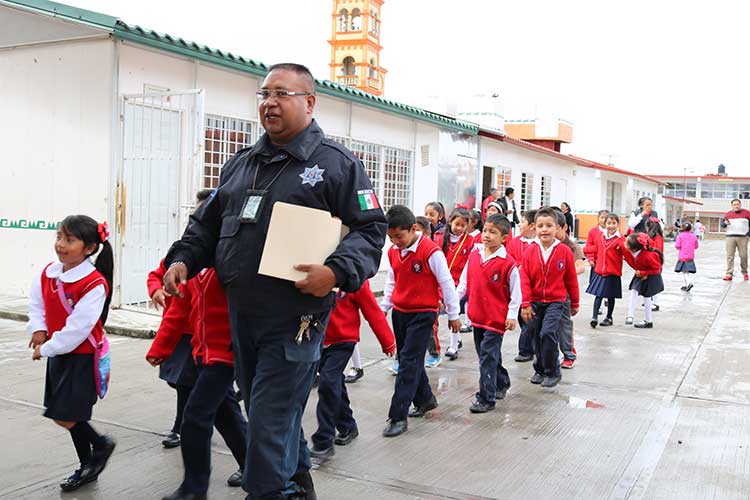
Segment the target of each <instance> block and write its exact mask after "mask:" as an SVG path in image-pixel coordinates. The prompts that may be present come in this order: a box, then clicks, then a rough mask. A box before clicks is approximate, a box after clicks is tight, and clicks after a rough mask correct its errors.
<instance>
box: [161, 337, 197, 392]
mask: <svg viewBox="0 0 750 500" xmlns="http://www.w3.org/2000/svg"><path fill="white" fill-rule="evenodd" d="M192 338H193V336H192V335H188V334H186V335H183V336H182V338H181V339H180V341H179V342H178V343H177V346H176V347H175V348H174V351H173V352H172V355H171V356H169V357H168V358H167V359H166V360H164V363H162V364H161V365H159V378H160V379H162V380H163V381H165V382H166V383H168V384H170V385H172V386H175V385H182V386H185V387H193V386H194V385H195V380H196V379H197V378H198V370H196V369H195V362H194V361H193V346H192V345H190V341H191V340H192Z"/></svg>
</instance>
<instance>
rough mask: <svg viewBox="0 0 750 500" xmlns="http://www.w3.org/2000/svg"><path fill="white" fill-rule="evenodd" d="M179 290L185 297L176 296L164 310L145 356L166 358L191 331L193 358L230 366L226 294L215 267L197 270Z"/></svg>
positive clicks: (208, 363) (231, 358) (210, 363)
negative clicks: (200, 271) (165, 310)
mask: <svg viewBox="0 0 750 500" xmlns="http://www.w3.org/2000/svg"><path fill="white" fill-rule="evenodd" d="M181 290H182V293H183V294H184V297H181V298H180V297H175V298H174V300H173V301H172V305H171V306H170V308H169V310H168V311H167V312H166V313H164V317H163V318H162V320H161V325H160V326H159V331H158V332H156V338H155V339H154V342H153V343H152V344H151V349H149V351H148V354H147V355H146V357H154V358H168V357H169V356H170V355H171V354H172V351H174V348H175V346H176V345H177V343H178V342H179V341H180V339H181V338H182V335H183V334H184V333H185V332H189V331H191V330H192V332H193V338H192V340H191V344H192V346H193V358H194V359H196V360H197V359H198V358H199V357H200V358H201V359H202V361H203V363H204V364H207V365H212V364H216V363H222V364H225V365H229V366H233V365H234V356H233V355H232V335H231V333H230V328H229V308H228V306H227V296H226V294H225V293H224V289H223V288H222V287H221V284H220V283H219V280H218V278H217V277H216V272H215V271H214V269H213V268H208V269H207V270H206V272H204V273H198V274H197V275H196V276H195V277H194V278H192V279H190V280H189V281H188V284H187V286H185V287H181Z"/></svg>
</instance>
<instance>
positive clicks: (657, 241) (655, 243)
mask: <svg viewBox="0 0 750 500" xmlns="http://www.w3.org/2000/svg"><path fill="white" fill-rule="evenodd" d="M651 241H652V243H651V246H652V247H653V248H656V249H658V250H659V251H660V252H661V254H662V255H664V237H663V236H660V235H658V234H657V235H656V236H654V237H653V238H652V239H651Z"/></svg>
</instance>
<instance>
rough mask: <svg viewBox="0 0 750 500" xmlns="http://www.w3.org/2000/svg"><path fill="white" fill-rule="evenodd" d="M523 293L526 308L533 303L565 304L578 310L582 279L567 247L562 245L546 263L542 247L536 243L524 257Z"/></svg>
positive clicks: (522, 273)
mask: <svg viewBox="0 0 750 500" xmlns="http://www.w3.org/2000/svg"><path fill="white" fill-rule="evenodd" d="M521 293H522V294H523V306H524V307H526V306H528V305H529V304H530V303H531V302H543V303H545V304H547V303H550V302H565V300H566V299H567V298H568V297H570V307H572V308H574V309H577V308H578V306H579V305H580V304H579V301H580V292H579V290H578V276H577V275H576V265H575V260H574V259H573V252H572V251H571V250H570V248H568V247H567V246H566V245H565V243H558V244H557V245H556V246H555V248H553V249H552V254H551V255H550V256H549V259H548V260H547V262H546V263H545V262H544V258H543V256H542V249H541V248H540V245H538V244H536V243H533V244H532V245H531V246H530V247H529V250H528V251H527V252H526V253H525V254H524V256H523V261H522V264H521Z"/></svg>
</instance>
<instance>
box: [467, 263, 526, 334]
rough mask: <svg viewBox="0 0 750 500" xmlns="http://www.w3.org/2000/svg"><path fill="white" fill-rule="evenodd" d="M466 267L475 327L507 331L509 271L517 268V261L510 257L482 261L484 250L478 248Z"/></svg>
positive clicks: (469, 306) (498, 331) (471, 314)
mask: <svg viewBox="0 0 750 500" xmlns="http://www.w3.org/2000/svg"><path fill="white" fill-rule="evenodd" d="M467 266H468V269H467V270H466V296H467V297H469V302H468V310H467V315H468V316H469V318H470V319H471V324H472V326H476V327H478V328H484V329H485V330H490V331H492V332H496V333H499V334H500V335H502V334H504V333H505V320H506V319H507V317H508V304H509V303H510V273H511V271H513V269H515V267H516V262H515V261H514V260H513V257H510V256H508V257H506V258H504V259H503V258H501V257H495V258H492V259H489V260H487V261H486V262H482V252H481V250H475V251H473V252H472V253H471V256H470V257H469V262H468V264H467Z"/></svg>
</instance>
